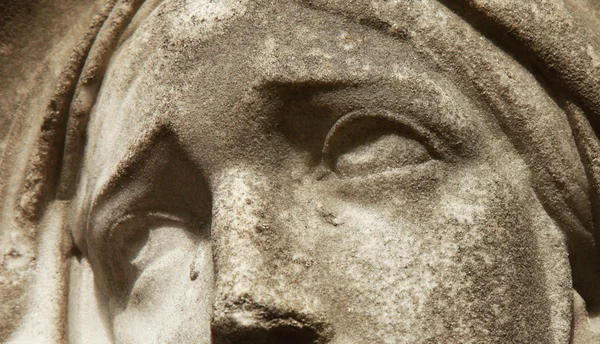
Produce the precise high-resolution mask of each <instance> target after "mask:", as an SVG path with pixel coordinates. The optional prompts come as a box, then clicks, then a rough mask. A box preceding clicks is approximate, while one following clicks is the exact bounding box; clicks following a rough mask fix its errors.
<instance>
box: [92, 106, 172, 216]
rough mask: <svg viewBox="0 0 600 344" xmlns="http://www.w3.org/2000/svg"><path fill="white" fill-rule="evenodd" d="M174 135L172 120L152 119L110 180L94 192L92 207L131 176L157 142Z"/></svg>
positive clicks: (128, 150)
mask: <svg viewBox="0 0 600 344" xmlns="http://www.w3.org/2000/svg"><path fill="white" fill-rule="evenodd" d="M174 136H175V131H174V130H173V126H172V123H171V122H170V121H168V120H166V119H165V118H164V117H158V118H155V119H154V120H152V121H151V122H150V123H149V124H148V127H147V128H146V129H144V130H143V131H142V132H141V133H140V134H139V135H138V137H137V138H136V139H135V141H134V142H133V143H132V144H131V145H130V146H129V147H128V148H127V150H126V151H125V154H124V155H123V157H122V158H121V159H120V160H119V163H118V164H117V167H116V168H115V170H114V171H113V172H112V173H111V175H110V177H109V178H108V181H107V182H105V183H104V184H103V185H102V186H101V187H100V188H99V189H98V192H97V193H96V192H94V195H93V196H92V202H91V208H90V209H93V208H95V207H97V206H98V205H99V204H101V203H102V202H103V201H104V200H105V199H106V198H107V197H108V195H110V194H111V192H112V191H114V190H115V189H116V188H117V186H118V185H119V183H120V182H121V181H122V180H123V179H125V178H127V177H130V176H131V175H132V174H133V172H134V171H135V169H136V168H137V167H138V165H139V164H140V163H142V162H143V161H144V160H145V159H146V158H148V157H149V155H150V154H151V153H152V150H153V148H154V147H155V146H156V144H157V143H159V142H162V141H163V140H165V139H167V138H168V137H174Z"/></svg>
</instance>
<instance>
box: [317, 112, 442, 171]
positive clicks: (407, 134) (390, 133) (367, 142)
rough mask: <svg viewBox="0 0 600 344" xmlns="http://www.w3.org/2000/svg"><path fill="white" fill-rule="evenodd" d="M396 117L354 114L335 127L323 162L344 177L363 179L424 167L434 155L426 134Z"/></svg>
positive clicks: (366, 113)
mask: <svg viewBox="0 0 600 344" xmlns="http://www.w3.org/2000/svg"><path fill="white" fill-rule="evenodd" d="M405 122H406V121H405V120H404V119H403V118H401V117H400V116H397V115H395V114H393V113H389V112H383V111H377V112H368V111H361V112H357V113H351V114H348V115H346V116H344V117H342V118H341V119H340V120H338V121H337V122H336V124H335V125H334V126H333V127H332V129H331V130H330V132H329V134H328V135H327V138H326V140H325V145H324V148H323V161H324V163H325V164H326V165H327V166H328V167H329V168H330V169H331V170H333V171H334V172H335V173H337V174H338V175H340V176H343V177H355V176H364V175H369V174H374V173H380V172H385V171H390V170H394V169H397V168H402V167H407V166H411V165H417V164H422V163H425V162H427V161H430V160H432V159H433V156H434V155H435V152H434V150H433V148H432V145H431V142H430V139H429V138H428V135H427V133H426V132H425V131H423V130H421V128H418V126H416V125H413V124H407V123H405Z"/></svg>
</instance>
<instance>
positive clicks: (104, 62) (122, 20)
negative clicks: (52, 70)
mask: <svg viewBox="0 0 600 344" xmlns="http://www.w3.org/2000/svg"><path fill="white" fill-rule="evenodd" d="M143 2H144V0H125V1H121V2H119V3H118V4H117V5H116V6H115V8H114V9H113V11H112V12H111V13H110V16H109V17H108V19H107V21H106V23H105V25H104V26H103V27H102V30H100V32H99V33H98V36H97V38H96V40H95V42H94V44H93V46H92V49H91V51H90V53H89V55H88V58H87V60H86V61H85V65H84V67H83V71H82V73H81V77H80V78H79V81H78V83H77V87H76V88H75V95H74V97H73V101H72V103H71V108H70V111H69V115H68V122H67V132H66V142H65V146H64V153H63V161H62V168H61V169H60V173H61V174H60V181H59V184H58V190H57V195H56V196H57V198H58V199H69V198H71V197H72V195H73V193H74V190H75V185H76V182H77V177H78V175H79V167H80V165H81V161H82V159H83V150H84V146H85V138H86V131H87V124H88V122H89V117H90V112H91V110H92V107H93V105H94V103H95V102H96V98H97V96H98V91H99V90H100V85H101V84H102V80H103V78H104V74H105V72H106V69H107V67H108V63H109V61H110V58H111V57H112V55H113V53H114V51H115V50H116V47H117V42H118V40H119V37H121V35H122V34H123V32H124V31H125V29H126V28H127V26H128V25H129V23H130V22H131V20H132V18H133V16H134V15H135V13H137V11H138V9H139V7H140V6H141V5H142V3H143Z"/></svg>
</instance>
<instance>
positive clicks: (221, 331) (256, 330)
mask: <svg viewBox="0 0 600 344" xmlns="http://www.w3.org/2000/svg"><path fill="white" fill-rule="evenodd" d="M212 337H213V338H212V340H213V343H215V344H234V343H235V344H280V343H281V344H283V343H285V344H313V343H314V344H317V343H318V344H321V343H326V342H327V341H324V340H323V339H322V338H321V336H320V335H319V334H318V333H317V331H315V330H314V329H312V328H310V327H306V326H304V327H297V326H295V325H289V324H277V325H275V326H253V327H237V326H224V327H223V326H221V327H219V328H218V329H213V333H212Z"/></svg>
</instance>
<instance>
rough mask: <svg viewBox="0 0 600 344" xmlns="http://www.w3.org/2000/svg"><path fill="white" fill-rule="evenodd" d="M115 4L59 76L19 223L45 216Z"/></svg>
mask: <svg viewBox="0 0 600 344" xmlns="http://www.w3.org/2000/svg"><path fill="white" fill-rule="evenodd" d="M114 2H115V0H107V1H106V4H105V5H104V7H103V8H102V10H101V11H100V13H98V14H96V15H95V16H94V18H93V20H92V23H91V24H90V26H89V28H88V31H87V33H86V34H85V35H84V37H83V38H82V39H81V40H80V41H79V43H78V44H77V46H76V47H75V49H73V52H72V53H71V56H70V57H69V61H68V62H67V65H66V66H65V67H64V68H63V70H62V72H61V74H60V76H59V79H58V82H57V85H56V88H55V91H54V93H53V94H52V96H51V98H50V101H49V102H48V105H47V107H46V110H45V112H44V114H43V119H42V125H41V128H40V134H39V137H38V140H37V142H36V144H35V146H34V147H33V153H32V154H31V156H30V158H29V162H28V167H27V172H26V175H25V181H24V183H23V186H22V191H21V197H20V199H19V200H18V202H17V206H16V207H17V209H16V220H17V221H19V222H21V221H24V220H25V221H33V222H37V221H38V220H39V219H40V217H41V214H40V213H41V209H42V208H43V207H44V206H45V204H46V201H47V198H48V193H49V192H50V191H51V189H52V186H53V184H54V178H55V176H56V174H57V169H58V166H59V162H60V159H61V155H62V147H63V145H64V133H65V126H66V123H67V117H66V116H67V113H68V108H69V105H70V104H71V99H72V97H73V94H74V92H75V86H76V82H77V79H78V78H79V75H80V74H81V71H82V69H83V65H84V62H85V60H86V58H87V56H88V54H89V51H90V49H91V46H92V44H93V42H94V40H95V39H96V36H97V34H98V31H100V29H101V27H102V25H103V24H104V21H105V20H106V18H107V17H108V15H109V13H110V12H111V10H112V8H113V7H114Z"/></svg>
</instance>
